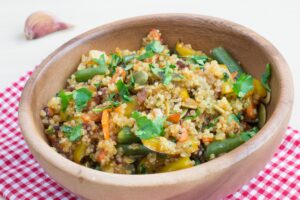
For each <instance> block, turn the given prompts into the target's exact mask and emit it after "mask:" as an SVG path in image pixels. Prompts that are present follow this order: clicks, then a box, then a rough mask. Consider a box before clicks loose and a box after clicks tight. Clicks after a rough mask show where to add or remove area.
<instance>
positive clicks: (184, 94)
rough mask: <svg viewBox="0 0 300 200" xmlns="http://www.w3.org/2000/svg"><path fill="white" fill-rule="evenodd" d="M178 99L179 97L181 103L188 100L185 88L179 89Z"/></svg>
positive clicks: (188, 96)
mask: <svg viewBox="0 0 300 200" xmlns="http://www.w3.org/2000/svg"><path fill="white" fill-rule="evenodd" d="M179 97H181V99H182V100H183V101H185V100H187V99H188V98H190V95H189V92H188V91H187V89H186V88H181V89H180V92H179Z"/></svg>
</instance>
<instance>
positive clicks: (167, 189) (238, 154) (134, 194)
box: [19, 14, 293, 200]
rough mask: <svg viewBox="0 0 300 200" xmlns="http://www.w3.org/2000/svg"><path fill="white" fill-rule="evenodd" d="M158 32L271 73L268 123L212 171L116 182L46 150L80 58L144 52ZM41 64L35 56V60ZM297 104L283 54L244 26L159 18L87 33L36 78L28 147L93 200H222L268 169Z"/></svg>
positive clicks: (256, 72)
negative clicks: (52, 109) (49, 124)
mask: <svg viewBox="0 0 300 200" xmlns="http://www.w3.org/2000/svg"><path fill="white" fill-rule="evenodd" d="M152 28H158V29H160V30H161V32H162V34H163V39H164V42H165V43H166V44H168V45H169V47H170V48H174V46H175V43H176V41H178V40H181V41H184V42H185V43H190V44H192V46H193V47H194V48H195V49H202V50H204V51H206V52H209V50H210V49H212V48H214V47H217V46H224V47H225V48H226V49H228V50H229V52H230V53H231V54H232V55H233V56H234V57H235V58H236V59H238V60H239V61H240V62H241V63H242V64H243V66H244V68H245V70H246V71H247V72H249V73H250V74H252V75H253V76H255V77H257V78H259V77H260V75H261V74H262V73H263V71H264V70H265V64H266V63H271V65H272V79H271V87H272V98H271V103H270V105H269V106H268V108H267V109H268V117H267V123H266V124H265V126H264V127H263V128H262V129H261V130H260V131H259V133H258V134H257V135H256V136H255V137H254V138H252V139H251V140H249V141H248V142H246V143H245V144H243V145H241V146H240V147H238V148H236V149H234V150H233V151H231V152H229V153H227V154H225V155H223V156H221V157H219V158H217V159H214V160H212V161H209V162H207V163H204V164H201V165H198V166H195V167H192V168H189V169H185V170H180V171H175V172H169V173H162V174H151V175H120V174H110V173H104V172H100V171H96V170H93V169H89V168H86V167H83V166H80V165H78V164H76V163H74V162H72V161H70V160H68V159H66V158H64V157H63V156H61V155H60V154H58V153H56V152H55V151H54V150H53V149H52V148H51V147H50V146H49V145H48V143H47V140H46V138H45V135H44V132H43V126H42V123H41V119H40V116H39V113H40V110H41V109H42V107H43V106H45V105H46V103H47V102H48V100H49V99H50V98H51V97H52V96H54V95H55V94H56V93H57V92H58V91H59V90H60V89H62V88H63V87H64V85H65V83H66V80H67V78H68V77H69V76H70V74H71V73H73V72H74V70H75V69H76V67H77V65H78V63H79V61H80V58H81V55H82V54H85V53H87V52H88V51H89V50H91V49H100V50H104V51H106V52H111V51H113V50H114V49H115V48H116V47H119V48H121V49H126V48H128V49H131V50H134V49H138V48H139V47H140V45H141V39H142V37H144V36H145V35H146V34H147V33H148V32H149V30H151V29H152ZM33 56H34V55H33ZM292 104H293V84H292V76H291V73H290V70H289V68H288V65H287V63H286V62H285V60H284V59H283V57H282V56H281V54H280V53H279V52H278V50H276V48H275V47H274V46H273V45H272V44H270V43H269V42H268V41H266V40H265V39H264V38H263V37H261V36H259V35H258V34H256V33H255V32H253V31H251V30H249V29H247V28H245V27H243V26H240V25H238V24H235V23H232V22H229V21H226V20H222V19H218V18H214V17H208V16H200V15H189V14H160V15H149V16H142V17H134V18H130V19H125V20H121V21H117V22H113V23H110V24H107V25H104V26H100V27H98V28H95V29H93V30H91V31H88V32H86V33H84V34H82V35H80V36H78V37H76V38H74V39H72V40H70V41H69V42H67V43H66V44H64V45H62V46H61V47H60V48H58V49H57V50H56V51H54V52H53V53H52V54H51V55H50V56H48V57H47V58H46V59H45V60H44V61H43V62H42V64H41V65H40V66H39V67H38V68H37V69H36V70H35V71H34V73H33V75H32V76H31V78H30V80H29V81H28V82H27V84H26V87H25V89H24V91H23V94H22V98H21V103H20V108H19V122H20V126H21V130H22V133H23V135H24V137H25V139H26V141H27V144H28V146H29V148H30V150H31V152H32V154H33V155H34V157H35V159H36V160H37V161H38V162H39V163H40V165H41V166H42V167H43V168H44V170H45V171H46V172H47V173H48V174H49V175H50V176H51V177H52V178H53V179H54V180H55V181H57V182H58V183H59V184H61V185H62V186H64V187H65V188H67V189H68V190H70V191H72V192H73V193H75V194H77V195H79V196H81V197H84V198H87V199H101V200H106V199H107V200H114V199H117V200H121V199H126V200H127V199H128V200H131V199H143V200H148V199H149V200H153V199H156V200H159V199H182V200H186V199H218V198H221V197H225V196H226V195H228V194H230V193H232V192H234V191H235V190H236V189H237V188H238V187H240V186H242V185H243V184H245V183H247V181H249V180H250V179H251V178H252V177H254V176H255V175H257V174H258V172H259V171H260V170H261V169H263V167H264V166H265V165H266V163H267V162H268V161H269V160H270V158H271V156H272V155H273V153H274V152H275V151H276V149H277V147H278V145H279V143H280V141H281V139H282V136H283V134H284V132H285V130H286V128H287V124H288V121H289V118H290V114H291V109H292Z"/></svg>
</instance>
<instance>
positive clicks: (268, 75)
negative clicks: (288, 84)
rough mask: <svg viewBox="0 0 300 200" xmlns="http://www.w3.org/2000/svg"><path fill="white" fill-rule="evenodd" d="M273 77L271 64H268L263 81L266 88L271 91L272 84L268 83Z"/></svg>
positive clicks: (262, 77)
mask: <svg viewBox="0 0 300 200" xmlns="http://www.w3.org/2000/svg"><path fill="white" fill-rule="evenodd" d="M270 77H271V65H270V64H266V71H265V72H264V73H263V75H262V76H261V83H262V84H263V86H264V87H265V88H266V90H267V91H269V92H271V88H270V85H269V83H268V81H269V79H270Z"/></svg>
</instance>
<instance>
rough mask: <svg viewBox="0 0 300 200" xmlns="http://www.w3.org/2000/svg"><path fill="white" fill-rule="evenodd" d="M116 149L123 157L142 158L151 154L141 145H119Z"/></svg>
mask: <svg viewBox="0 0 300 200" xmlns="http://www.w3.org/2000/svg"><path fill="white" fill-rule="evenodd" d="M118 149H119V150H120V151H121V152H123V154H124V155H125V156H143V155H147V154H148V153H150V152H151V150H150V149H148V148H147V147H145V146H144V145H142V144H136V143H135V144H129V145H128V144H120V145H118Z"/></svg>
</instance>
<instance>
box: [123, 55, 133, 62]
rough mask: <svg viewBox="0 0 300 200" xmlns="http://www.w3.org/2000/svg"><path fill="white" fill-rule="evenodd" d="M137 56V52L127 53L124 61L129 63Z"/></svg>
mask: <svg viewBox="0 0 300 200" xmlns="http://www.w3.org/2000/svg"><path fill="white" fill-rule="evenodd" d="M134 58H135V54H131V55H127V56H124V57H123V63H124V64H127V63H129V62H130V61H131V60H133V59H134Z"/></svg>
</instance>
